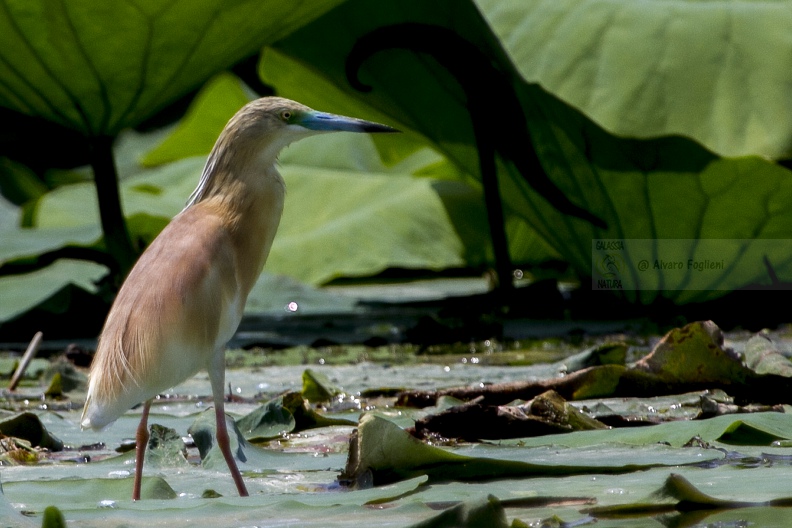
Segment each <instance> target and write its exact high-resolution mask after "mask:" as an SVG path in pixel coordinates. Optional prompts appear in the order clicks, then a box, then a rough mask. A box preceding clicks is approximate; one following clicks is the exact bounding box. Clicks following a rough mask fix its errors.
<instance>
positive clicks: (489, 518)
mask: <svg viewBox="0 0 792 528" xmlns="http://www.w3.org/2000/svg"><path fill="white" fill-rule="evenodd" d="M508 526H509V523H508V522H507V521H506V511H505V510H504V509H503V506H502V505H501V503H500V501H499V500H498V499H497V497H494V496H493V495H489V496H488V497H487V498H486V499H482V500H480V501H476V502H470V503H466V502H463V503H462V504H459V505H457V506H454V507H453V508H449V509H448V510H446V511H444V512H443V513H441V514H439V515H437V516H436V517H432V518H431V519H427V520H425V521H423V522H419V523H417V524H412V525H410V526H409V528H490V527H492V528H508Z"/></svg>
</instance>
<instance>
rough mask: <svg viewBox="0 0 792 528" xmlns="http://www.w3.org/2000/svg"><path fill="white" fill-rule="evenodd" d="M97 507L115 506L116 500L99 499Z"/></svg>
mask: <svg viewBox="0 0 792 528" xmlns="http://www.w3.org/2000/svg"><path fill="white" fill-rule="evenodd" d="M99 507H100V508H117V507H118V505H117V504H116V501H114V500H110V499H107V500H100V501H99Z"/></svg>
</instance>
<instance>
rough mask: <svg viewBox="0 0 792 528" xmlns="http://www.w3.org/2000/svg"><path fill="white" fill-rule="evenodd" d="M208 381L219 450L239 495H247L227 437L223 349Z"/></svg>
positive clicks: (216, 355)
mask: <svg viewBox="0 0 792 528" xmlns="http://www.w3.org/2000/svg"><path fill="white" fill-rule="evenodd" d="M209 381H210V382H211V383H212V398H213V399H214V406H215V420H216V421H217V428H216V429H217V446H218V447H219V448H220V452H222V453H223V458H225V461H226V464H227V465H228V469H229V471H231V478H233V479H234V484H236V489H237V492H239V496H240V497H247V496H248V495H249V494H248V490H247V487H245V482H244V481H243V480H242V474H241V473H240V472H239V468H238V467H237V464H236V459H234V454H233V453H232V452H231V444H230V443H229V439H228V427H227V426H226V416H225V402H224V390H225V387H224V386H223V385H225V353H224V351H223V350H219V351H218V352H217V353H215V357H214V358H213V361H212V364H211V366H210V367H209Z"/></svg>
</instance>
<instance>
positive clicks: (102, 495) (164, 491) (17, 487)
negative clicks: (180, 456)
mask: <svg viewBox="0 0 792 528" xmlns="http://www.w3.org/2000/svg"><path fill="white" fill-rule="evenodd" d="M3 487H6V488H8V489H7V492H8V493H11V494H36V495H38V496H39V497H42V498H46V501H47V502H49V503H52V502H56V503H58V504H63V505H84V506H88V507H91V508H96V506H97V503H99V501H103V500H107V501H117V500H123V501H128V500H129V498H130V497H131V496H132V479H131V478H124V479H119V478H109V479H108V478H68V479H58V480H48V481H37V482H29V481H18V482H9V483H7V484H3ZM140 498H141V499H143V500H146V499H160V500H162V499H175V498H176V492H175V491H174V490H173V488H171V487H170V485H168V483H167V482H166V481H165V479H163V478H162V477H148V476H146V477H143V481H142V483H141V491H140Z"/></svg>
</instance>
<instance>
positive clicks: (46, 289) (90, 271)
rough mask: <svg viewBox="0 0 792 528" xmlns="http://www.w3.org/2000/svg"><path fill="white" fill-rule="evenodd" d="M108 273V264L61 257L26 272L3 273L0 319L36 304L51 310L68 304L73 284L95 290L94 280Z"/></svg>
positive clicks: (2, 319) (8, 317) (0, 285)
mask: <svg viewBox="0 0 792 528" xmlns="http://www.w3.org/2000/svg"><path fill="white" fill-rule="evenodd" d="M106 273H107V268H105V267H104V266H100V265H99V264H94V263H91V262H80V261H75V260H68V259H62V260H60V261H58V262H56V263H54V264H52V265H51V266H48V267H47V268H44V269H42V270H40V271H35V272H32V273H27V274H25V275H14V276H9V277H0V297H2V299H3V302H2V303H0V321H7V320H9V319H11V318H13V317H15V316H17V315H19V314H21V313H23V312H26V311H27V310H30V309H31V308H33V307H34V306H37V305H40V304H42V303H43V304H47V303H48V302H49V304H48V305H47V306H45V307H44V308H45V309H46V311H49V312H52V313H58V312H59V311H60V312H62V311H63V310H65V309H66V307H67V306H68V301H69V297H70V296H71V293H70V291H69V288H70V286H68V285H71V288H79V289H81V290H83V291H87V292H91V293H96V291H97V289H96V286H95V282H97V281H98V280H99V279H100V278H102V277H103V276H104V275H105V274H106ZM50 301H51V302H50Z"/></svg>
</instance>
